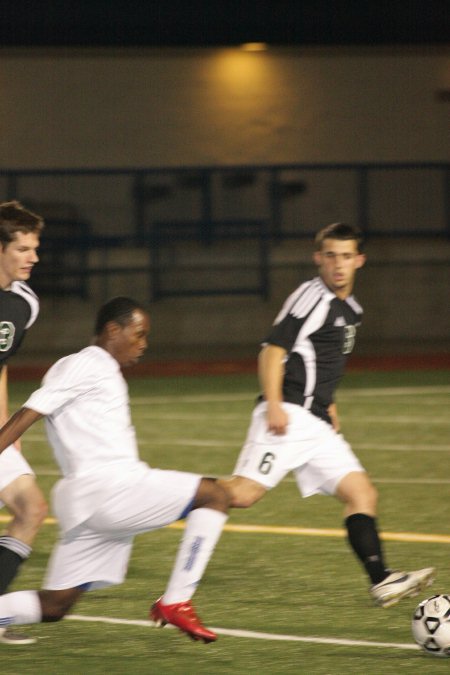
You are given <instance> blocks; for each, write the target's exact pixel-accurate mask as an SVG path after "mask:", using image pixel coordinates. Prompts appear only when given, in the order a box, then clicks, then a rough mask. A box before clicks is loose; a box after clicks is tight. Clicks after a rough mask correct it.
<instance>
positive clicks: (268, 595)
mask: <svg viewBox="0 0 450 675" xmlns="http://www.w3.org/2000/svg"><path fill="white" fill-rule="evenodd" d="M35 386H36V383H33V382H22V383H17V384H12V386H11V391H12V402H11V403H12V406H11V407H12V410H14V409H16V408H17V407H19V406H20V404H21V403H22V402H23V401H24V400H25V398H26V397H27V396H28V394H29V393H30V392H31V391H32V390H33V389H34V388H35ZM256 393H257V382H256V377H255V376H249V375H242V376H238V375H230V376H227V377H225V376H224V377H222V376H216V377H214V376H204V377H182V378H161V379H159V378H152V379H135V380H132V381H131V382H130V394H131V397H132V412H133V418H134V422H135V425H136V428H137V432H138V437H139V439H140V450H141V456H142V458H143V459H145V460H147V461H148V462H149V463H150V464H152V465H153V466H158V467H161V468H174V469H183V470H190V471H196V472H199V473H203V474H210V475H226V474H229V473H230V472H231V470H232V468H233V465H234V461H235V458H236V456H237V453H238V451H239V449H240V446H241V444H242V441H243V439H244V436H245V433H246V429H247V425H248V422H249V417H250V412H251V409H252V405H253V400H254V396H255V394H256ZM338 405H339V408H340V415H341V421H342V426H343V429H344V433H345V436H346V437H347V439H348V440H349V441H350V442H351V443H352V445H353V447H354V449H355V451H356V453H357V454H358V456H359V457H360V458H361V460H362V462H363V463H364V465H365V466H366V468H367V469H368V471H369V472H370V474H371V476H372V478H373V479H374V481H375V483H376V485H377V487H378V489H379V492H380V516H379V522H380V526H381V529H382V531H383V532H384V533H385V536H386V539H385V543H384V547H385V552H386V557H387V561H388V563H389V564H390V566H391V567H393V568H396V569H398V568H401V569H413V568H419V567H424V566H430V565H434V566H435V567H436V568H437V578H436V582H435V584H434V587H433V591H431V590H430V592H429V593H428V595H432V594H433V592H441V593H446V592H450V438H449V431H450V415H449V410H450V371H448V370H447V371H440V372H438V371H417V372H392V373H384V372H383V373H380V372H368V373H356V372H354V373H349V374H348V375H347V376H346V378H345V382H344V384H343V386H342V387H341V389H340V391H339V397H338ZM23 448H24V452H25V454H26V455H27V457H28V458H29V459H30V461H31V463H32V465H33V466H34V467H35V470H36V472H37V474H38V479H39V482H40V484H41V486H42V487H43V488H44V490H45V491H46V493H48V492H49V490H50V488H51V486H52V484H53V483H54V481H55V480H56V478H57V470H56V465H55V464H54V462H53V460H52V457H51V453H50V451H49V449H48V447H47V444H46V441H45V437H44V432H43V426H41V424H40V423H39V424H38V425H35V426H34V427H33V428H32V429H31V430H30V431H29V432H28V433H27V435H26V436H25V438H24V440H23ZM0 515H5V516H6V512H4V511H3V512H0ZM229 525H230V526H233V527H232V528H230V529H229V530H226V531H225V532H224V534H223V536H222V539H221V540H220V542H219V545H218V547H217V549H216V553H215V555H214V557H213V559H212V562H211V563H210V566H209V567H208V569H207V573H206V575H205V577H204V580H203V583H202V585H201V586H200V588H199V590H198V592H197V594H196V596H195V604H196V606H197V608H198V611H199V614H200V616H201V617H202V619H203V620H204V621H205V623H206V625H208V626H210V627H213V628H217V630H218V631H219V633H220V636H219V640H218V641H217V642H216V643H214V644H210V645H204V644H200V643H193V642H191V641H189V640H188V639H187V638H186V637H185V636H183V635H181V633H179V632H178V631H175V630H170V629H164V630H158V629H155V628H153V627H151V626H150V625H149V624H147V623H146V620H147V614H148V607H149V605H150V603H151V601H152V600H154V599H155V598H157V597H158V596H159V595H160V594H161V592H162V591H163V589H164V586H165V583H166V580H167V578H168V575H169V573H170V569H171V565H172V561H173V559H174V555H175V551H176V548H177V544H178V541H179V538H180V534H181V532H180V530H179V529H177V528H167V529H164V530H161V531H158V532H155V533H151V534H148V535H143V536H140V537H138V538H137V540H136V543H135V547H134V552H133V556H132V560H131V564H130V568H129V574H128V579H127V581H126V583H125V584H123V585H122V586H118V587H112V588H110V589H106V590H104V591H101V592H96V593H88V594H86V596H85V597H84V598H83V599H82V601H81V602H80V603H79V605H78V606H77V607H76V608H75V610H74V613H75V614H76V615H75V617H73V618H68V619H67V620H65V621H63V622H61V623H59V624H53V625H51V624H42V625H37V626H30V627H27V632H29V633H32V634H33V635H35V636H37V637H39V641H38V643H37V644H36V645H32V646H30V647H8V646H5V645H0V655H1V672H2V674H4V675H12V674H13V673H14V674H17V675H21V674H23V673H35V674H37V675H41V674H42V675H44V674H47V673H52V674H53V673H54V674H55V675H56V674H58V675H59V674H68V673H82V674H85V673H130V674H135V673H155V674H156V673H158V674H159V673H164V674H167V675H172V674H179V675H190V674H195V675H203V674H205V675H206V674H208V675H210V674H213V673H214V674H219V675H220V674H222V673H224V674H225V673H227V674H228V673H233V674H240V673H246V674H250V673H255V674H256V673H258V674H259V675H276V674H285V673H286V674H287V673H289V674H294V673H295V674H299V673H300V674H307V675H319V674H320V675H335V674H339V675H341V674H344V673H345V674H347V673H352V674H357V675H359V674H362V673H364V674H365V675H380V673H383V675H388V674H395V675H398V674H399V673H405V674H406V673H408V674H409V673H413V672H414V673H416V672H423V673H427V674H428V673H444V672H446V673H448V670H449V665H450V664H449V662H448V661H447V660H439V659H436V658H431V657H427V656H426V655H423V654H422V653H421V652H420V651H419V650H416V649H415V648H414V645H413V643H412V637H411V632H410V619H411V615H412V612H413V609H414V607H415V606H416V604H417V602H418V601H419V600H421V599H423V598H422V597H420V598H417V599H416V598H410V599H407V600H404V601H403V602H401V603H400V604H399V605H397V606H396V607H393V608H391V609H388V610H383V609H380V608H376V607H374V606H373V605H372V603H371V600H370V597H369V595H368V592H367V591H368V583H367V580H366V578H365V575H364V573H363V571H362V568H360V566H359V564H358V563H357V561H356V560H355V559H354V557H353V556H352V554H351V553H350V551H349V549H348V546H347V543H346V540H345V538H344V537H343V535H342V512H341V506H340V505H339V504H338V503H337V502H335V501H334V500H333V499H330V498H325V497H312V498H310V499H306V500H303V499H301V498H300V497H299V495H298V492H297V490H296V487H295V484H294V483H293V481H292V479H291V478H287V479H286V480H285V481H284V482H283V483H282V484H281V485H279V486H278V488H276V489H275V490H273V491H272V492H270V493H269V494H268V495H267V496H266V497H265V499H264V500H263V501H262V502H260V503H259V504H257V505H255V506H254V507H253V508H252V509H249V510H239V511H238V510H236V511H233V512H232V513H231V516H230V519H229ZM244 525H258V526H261V528H260V529H259V531H257V532H248V531H247V532H246V531H245V528H244V527H239V526H244ZM269 526H271V527H269ZM283 528H291V529H290V530H286V529H283ZM399 533H409V534H410V535H411V536H410V537H407V538H406V539H407V541H403V540H401V538H400V536H399ZM420 534H426V535H429V541H421V540H420V537H419V536H415V535H420ZM56 535H57V527H56V526H55V525H54V524H46V525H44V526H43V528H42V530H41V532H40V534H39V536H38V538H37V540H36V543H35V549H34V551H33V554H32V557H31V558H30V560H29V561H28V563H27V564H26V565H24V566H23V570H22V573H21V575H20V577H19V578H18V579H17V580H16V582H15V585H14V589H16V590H18V589H21V588H38V587H39V585H40V581H41V579H42V576H43V572H44V569H45V564H46V560H47V557H48V554H49V552H50V550H51V547H52V545H53V542H54V541H55V537H56ZM439 535H444V536H441V537H440V536H439ZM80 617H84V618H85V619H86V621H81V620H80ZM121 621H123V622H122V623H121ZM227 631H228V632H227Z"/></svg>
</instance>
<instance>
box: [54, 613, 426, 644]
mask: <svg viewBox="0 0 450 675" xmlns="http://www.w3.org/2000/svg"><path fill="white" fill-rule="evenodd" d="M65 619H67V620H69V621H88V622H95V623H109V624H117V625H120V626H140V627H143V628H156V625H155V623H154V622H153V621H143V620H141V621H140V620H133V619H113V618H111V617H105V616H82V615H80V614H68V615H67V616H66V617H65ZM165 628H175V626H170V625H167V626H165ZM211 630H213V631H214V632H215V633H217V635H227V636H229V637H237V638H248V639H250V640H272V641H281V642H307V643H313V644H320V645H340V646H343V647H378V648H384V649H408V650H414V651H417V650H418V649H419V647H418V646H417V645H415V644H411V643H405V644H403V643H396V642H370V641H368V640H348V639H343V638H320V637H308V636H302V635H283V634H277V633H260V632H257V631H250V630H239V629H234V628H217V627H211Z"/></svg>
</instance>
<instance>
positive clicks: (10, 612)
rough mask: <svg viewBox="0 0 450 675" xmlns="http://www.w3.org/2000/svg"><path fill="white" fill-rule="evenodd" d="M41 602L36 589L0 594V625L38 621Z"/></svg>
mask: <svg viewBox="0 0 450 675" xmlns="http://www.w3.org/2000/svg"><path fill="white" fill-rule="evenodd" d="M41 620H42V611H41V602H40V600H39V595H38V593H37V591H15V592H14V593H6V595H0V627H1V628H4V627H5V626H9V625H11V624H13V623H40V622H41Z"/></svg>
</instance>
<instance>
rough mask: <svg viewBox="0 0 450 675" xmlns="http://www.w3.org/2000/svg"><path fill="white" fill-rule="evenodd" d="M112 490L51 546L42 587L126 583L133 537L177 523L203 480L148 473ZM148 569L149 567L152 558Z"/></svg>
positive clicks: (154, 471)
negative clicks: (80, 522)
mask: <svg viewBox="0 0 450 675" xmlns="http://www.w3.org/2000/svg"><path fill="white" fill-rule="evenodd" d="M131 475H132V480H130V481H129V483H128V484H126V483H125V484H123V485H121V487H120V489H118V490H117V489H114V490H113V491H112V492H111V494H110V495H109V496H108V498H107V499H103V500H102V503H101V504H99V505H98V508H97V509H96V511H95V512H94V513H93V515H92V516H91V517H90V518H89V519H88V520H87V521H86V522H84V523H82V524H81V525H78V526H76V527H74V528H72V529H71V530H69V531H68V532H66V533H65V534H63V535H62V537H61V539H60V541H59V542H58V543H57V544H56V546H55V547H54V549H53V551H52V554H51V557H50V560H49V563H48V567H47V572H46V578H45V581H44V585H43V588H45V589H48V590H60V589H65V588H75V587H77V586H81V585H83V584H89V590H92V589H98V588H103V587H105V586H109V585H111V584H120V583H122V582H123V580H124V579H125V576H126V573H127V567H128V560H129V557H130V554H131V549H132V545H133V538H134V536H135V535H136V534H141V533H143V532H149V531H151V530H156V529H159V528H161V527H165V526H166V525H169V524H170V523H173V522H174V521H176V520H178V519H179V518H180V517H181V516H182V514H183V513H184V512H185V511H186V509H187V508H188V507H189V505H190V504H191V502H192V500H193V499H194V497H195V495H196V493H197V489H198V485H199V483H200V480H201V476H199V475H197V474H192V473H184V472H180V471H163V470H161V469H151V468H149V467H148V470H147V471H145V472H143V474H142V475H141V476H140V478H139V480H138V481H136V480H135V475H134V474H131ZM149 562H150V568H151V560H150V561H149Z"/></svg>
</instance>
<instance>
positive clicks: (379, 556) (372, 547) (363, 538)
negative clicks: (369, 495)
mask: <svg viewBox="0 0 450 675" xmlns="http://www.w3.org/2000/svg"><path fill="white" fill-rule="evenodd" d="M345 526H346V528H347V533H348V541H349V543H350V546H351V547H352V549H353V550H354V552H355V553H356V555H357V556H358V558H359V559H360V561H361V562H362V564H363V565H364V567H365V569H366V572H367V574H368V575H369V577H370V580H371V582H372V584H379V583H380V581H383V579H386V577H387V576H388V575H389V570H387V569H386V566H385V564H384V560H383V552H382V550H381V542H380V538H379V536H378V531H377V525H376V520H375V518H372V516H367V515H366V514H365V513H354V514H353V515H351V516H349V517H348V518H347V519H346V520H345Z"/></svg>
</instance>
